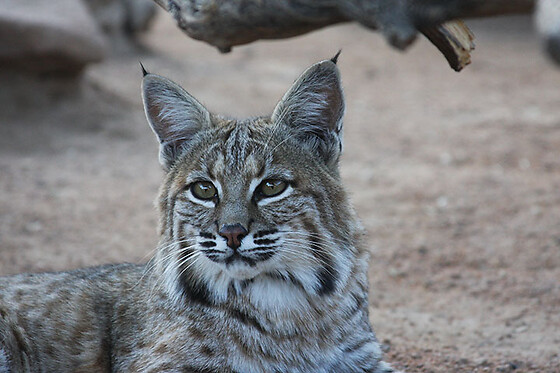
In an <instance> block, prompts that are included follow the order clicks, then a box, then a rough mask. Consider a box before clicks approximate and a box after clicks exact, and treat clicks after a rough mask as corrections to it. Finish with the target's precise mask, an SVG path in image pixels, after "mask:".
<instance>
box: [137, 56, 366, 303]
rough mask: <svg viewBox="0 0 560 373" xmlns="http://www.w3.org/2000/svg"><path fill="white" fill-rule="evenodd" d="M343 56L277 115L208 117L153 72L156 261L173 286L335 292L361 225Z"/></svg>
mask: <svg viewBox="0 0 560 373" xmlns="http://www.w3.org/2000/svg"><path fill="white" fill-rule="evenodd" d="M335 62H336V60H335V59H333V60H326V61H322V62H319V63H317V64H315V65H313V66H311V67H310V68H309V69H307V70H306V71H305V72H304V73H303V74H302V76H301V77H300V78H299V79H298V80H297V81H296V82H295V83H294V85H293V86H292V87H291V89H290V90H289V91H288V92H287V93H286V94H285V95H284V97H283V98H282V100H281V101H280V102H279V103H278V105H277V106H276V108H275V109H274V112H273V113H272V115H271V116H270V117H261V118H252V119H246V120H234V119H229V118H224V117H221V116H218V115H214V114H211V113H210V112H209V111H208V110H207V109H206V108H205V107H204V106H203V105H202V104H201V103H200V102H198V101H197V100H196V99H195V98H193V97H192V96H191V95H190V94H189V93H187V92H186V91H185V90H184V89H183V88H181V87H180V86H178V85H177V84H175V83H173V82H172V81H170V80H168V79H166V78H163V77H161V76H157V75H154V74H149V73H146V75H145V77H144V80H143V99H144V106H145V111H146V116H147V118H148V121H149V122H150V125H151V126H152V128H153V130H154V132H155V133H156V135H157V138H158V139H159V141H160V162H161V164H162V165H163V167H164V169H165V170H166V172H167V175H166V180H165V183H164V184H163V186H162V189H161V194H160V199H159V206H160V210H161V214H162V216H161V224H160V233H161V235H162V241H161V244H160V249H159V252H158V255H157V256H156V262H157V263H158V265H159V266H160V267H161V268H162V271H163V273H164V277H165V280H166V282H167V283H168V285H169V286H168V287H169V288H170V290H171V292H174V293H175V294H181V295H184V296H186V297H188V298H190V299H192V300H195V301H200V302H205V303H208V302H210V303H212V302H218V301H220V300H225V299H227V297H229V296H235V295H236V294H240V293H243V292H251V291H253V292H260V293H266V292H268V293H271V292H276V293H280V292H279V291H278V289H281V288H286V287H288V288H291V289H295V290H297V291H300V292H302V293H305V294H307V295H310V296H319V297H320V296H329V295H330V294H332V293H334V292H336V291H337V290H338V289H339V288H340V287H341V285H342V284H344V282H345V281H346V279H347V277H348V276H349V273H350V267H351V265H352V262H353V258H354V256H355V254H356V253H355V248H354V241H355V239H356V235H358V231H359V229H358V228H357V224H356V221H355V218H354V216H353V212H352V210H351V208H350V207H349V204H348V201H347V197H346V195H345V192H344V190H343V188H342V186H341V182H340V178H339V173H338V160H339V156H340V153H341V149H342V139H341V136H342V116H343V113H344V97H343V93H342V88H341V85H340V78H339V73H338V69H337V67H336V64H335Z"/></svg>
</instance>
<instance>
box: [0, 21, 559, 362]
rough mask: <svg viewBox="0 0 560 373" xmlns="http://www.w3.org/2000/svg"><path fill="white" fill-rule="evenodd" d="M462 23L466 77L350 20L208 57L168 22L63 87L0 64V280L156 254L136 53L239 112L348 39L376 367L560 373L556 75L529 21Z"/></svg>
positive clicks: (151, 154)
mask: <svg viewBox="0 0 560 373" xmlns="http://www.w3.org/2000/svg"><path fill="white" fill-rule="evenodd" d="M471 26H472V28H473V30H474V32H475V34H476V36H477V50H476V51H475V53H474V55H473V64H472V65H471V66H469V67H468V68H467V69H466V70H465V71H464V72H461V73H459V74H457V73H455V72H453V71H452V70H451V69H449V68H448V66H447V65H446V62H445V60H444V59H443V58H442V57H441V56H440V55H439V53H438V52H437V51H436V50H435V49H434V48H433V47H432V46H431V45H430V44H429V43H428V42H426V41H425V40H419V42H418V43H416V44H415V46H414V47H413V48H411V49H410V50H409V51H408V52H406V53H404V54H403V53H400V52H397V51H395V50H393V49H391V48H390V47H388V46H387V45H386V43H385V41H384V40H383V39H382V37H381V36H380V35H379V34H375V33H372V32H370V31H367V30H365V29H362V28H359V27H358V26H352V25H345V26H340V27H335V28H330V29H327V30H323V31H320V32H316V33H313V34H310V35H307V36H304V37H300V38H297V39H291V40H286V41H275V42H266V43H265V42H262V43H255V44H252V45H249V46H246V47H239V48H236V49H234V51H233V53H231V54H229V55H220V54H219V53H218V52H217V51H216V50H214V49H213V48H211V47H209V46H207V45H205V44H203V43H200V42H196V41H192V40H190V39H188V38H187V37H186V36H184V35H183V34H182V33H181V32H180V31H179V30H177V29H175V27H174V25H173V24H172V22H171V21H170V20H169V19H168V17H166V16H165V15H164V14H162V15H160V17H159V18H158V21H157V23H156V25H155V28H154V29H153V30H152V32H150V33H149V34H147V35H145V36H144V37H143V38H142V39H141V41H140V42H141V45H142V48H141V51H140V52H138V51H136V52H134V51H131V50H126V51H123V50H121V51H119V52H115V53H114V55H113V56H112V57H111V58H109V59H107V60H106V61H105V62H104V63H101V64H98V65H95V66H92V67H90V68H89V69H88V70H87V72H86V74H85V77H84V82H83V85H82V86H80V87H75V88H74V89H70V91H68V85H67V84H65V83H57V84H52V82H49V83H45V82H38V81H29V80H27V79H23V78H18V77H16V76H13V75H12V74H5V73H4V75H3V76H2V77H1V78H0V79H3V80H4V83H2V86H1V87H0V274H12V273H17V272H23V271H46V270H62V269H69V268H76V267H80V266H89V265H94V264H100V263H107V262H121V261H134V262H140V261H144V260H146V258H147V257H149V255H150V253H151V250H152V249H153V248H154V246H155V244H156V241H157V238H156V214H155V209H154V207H153V201H154V199H155V196H156V193H157V189H158V184H159V182H160V180H161V176H162V172H161V170H160V168H159V164H158V162H157V143H156V140H155V139H154V137H153V135H152V133H151V131H150V129H149V128H148V125H147V123H146V121H145V119H144V117H143V112H142V107H141V101H140V88H139V86H140V79H141V73H140V68H139V66H138V60H142V62H143V63H144V65H145V66H146V67H147V68H148V69H149V70H150V71H152V72H156V73H158V74H161V75H166V76H169V77H171V78H172V79H174V80H176V81H177V82H180V83H181V84H182V85H184V86H185V87H186V88H187V89H188V90H189V91H190V92H191V93H192V94H193V95H194V96H196V97H197V98H199V99H200V100H201V101H203V102H204V103H206V104H207V106H208V107H210V108H211V109H212V110H214V111H216V112H220V113H224V114H231V115H234V116H241V117H245V116H252V115H260V114H265V113H269V112H270V111H271V110H272V108H273V107H274V105H275V104H276V102H277V100H278V99H279V98H280V97H281V96H282V94H283V93H284V91H285V90H287V89H288V87H289V86H290V84H291V83H292V81H293V80H294V79H295V78H296V77H297V76H298V74H299V73H300V72H301V71H303V70H304V69H305V68H306V67H307V66H308V65H310V64H312V63H314V62H316V61H318V60H321V59H325V58H330V57H331V56H332V55H334V53H336V51H338V49H340V48H342V49H343V52H342V55H341V57H340V59H339V66H340V69H341V72H342V76H343V82H344V86H345V91H346V96H347V116H346V121H345V144H346V145H345V146H346V148H345V155H344V158H343V162H342V170H343V171H342V172H343V176H344V180H345V182H346V185H347V187H348V189H349V190H350V192H351V196H352V199H353V201H354V203H355V206H356V208H357V210H358V213H359V215H360V217H361V218H362V220H363V223H364V225H365V227H366V229H367V232H368V237H369V239H368V242H369V245H370V247H371V250H372V253H373V255H372V261H371V271H370V274H371V285H372V291H371V292H372V297H371V299H372V301H371V320H372V322H373V324H374V327H375V329H376V331H377V334H378V337H379V339H380V340H381V341H382V342H383V344H384V348H385V350H386V351H387V359H388V360H389V361H392V362H393V363H394V365H395V366H396V367H398V368H401V369H403V370H405V371H406V372H560V68H557V67H554V66H552V65H551V64H549V63H548V61H547V60H546V58H545V57H544V56H543V55H542V54H541V53H540V46H539V44H538V41H537V40H536V38H535V36H534V35H533V32H532V26H531V24H530V20H529V19H526V18H514V19H508V20H503V19H501V20H498V19H496V20H492V21H485V22H471ZM8 75H9V76H8ZM14 81H16V82H18V83H17V85H16V88H10V89H8V88H7V87H8V86H9V85H10V84H14ZM7 82H10V84H7Z"/></svg>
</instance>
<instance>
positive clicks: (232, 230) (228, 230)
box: [218, 224, 248, 249]
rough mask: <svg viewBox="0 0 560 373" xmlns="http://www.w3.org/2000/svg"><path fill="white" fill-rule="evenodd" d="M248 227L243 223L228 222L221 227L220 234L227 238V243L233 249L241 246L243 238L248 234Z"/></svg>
mask: <svg viewBox="0 0 560 373" xmlns="http://www.w3.org/2000/svg"><path fill="white" fill-rule="evenodd" d="M247 233H248V232H247V229H245V227H243V226H242V225H241V224H227V225H223V226H222V228H220V231H219V232H218V234H219V235H220V236H222V237H224V238H225V239H226V240H227V245H228V246H229V247H231V248H232V249H237V248H238V247H239V246H241V240H242V239H243V237H245V236H246V235H247Z"/></svg>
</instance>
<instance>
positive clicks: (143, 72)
mask: <svg viewBox="0 0 560 373" xmlns="http://www.w3.org/2000/svg"><path fill="white" fill-rule="evenodd" d="M338 53H340V52H338ZM138 63H139V64H140V67H141V68H142V76H146V75H148V74H149V72H148V71H147V70H146V69H145V68H144V65H142V62H140V61H138Z"/></svg>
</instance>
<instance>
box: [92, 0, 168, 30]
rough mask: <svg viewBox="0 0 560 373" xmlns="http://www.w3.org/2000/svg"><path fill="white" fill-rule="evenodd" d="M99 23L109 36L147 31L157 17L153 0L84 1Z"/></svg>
mask: <svg viewBox="0 0 560 373" xmlns="http://www.w3.org/2000/svg"><path fill="white" fill-rule="evenodd" d="M84 1H85V3H86V4H87V6H88V8H89V9H90V11H91V12H92V14H93V16H94V17H95V19H96V20H97V23H98V24H99V25H100V26H101V28H102V29H103V31H105V32H106V33H107V34H109V35H115V34H121V33H125V34H127V35H135V34H137V33H139V32H142V31H146V30H147V29H148V28H149V26H150V25H151V22H152V20H153V19H154V17H155V15H156V10H157V6H156V5H155V3H154V2H153V1H152V0H84Z"/></svg>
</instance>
